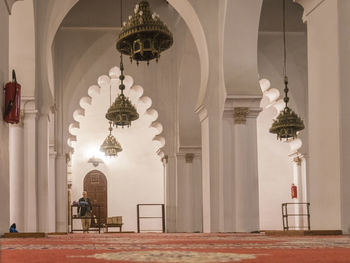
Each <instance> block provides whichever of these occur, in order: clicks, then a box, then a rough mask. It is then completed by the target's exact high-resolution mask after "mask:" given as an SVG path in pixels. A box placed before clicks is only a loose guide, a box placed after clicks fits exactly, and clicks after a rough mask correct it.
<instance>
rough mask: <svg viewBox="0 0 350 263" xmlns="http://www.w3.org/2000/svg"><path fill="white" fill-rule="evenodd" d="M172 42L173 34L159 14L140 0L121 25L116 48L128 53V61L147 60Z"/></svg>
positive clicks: (158, 55)
mask: <svg viewBox="0 0 350 263" xmlns="http://www.w3.org/2000/svg"><path fill="white" fill-rule="evenodd" d="M121 1H122V0H121ZM172 44H173V35H172V33H171V32H170V31H169V29H168V27H167V26H166V24H165V23H163V22H162V21H161V20H160V19H159V15H158V14H156V13H152V12H151V9H150V5H149V3H148V2H147V1H144V0H142V1H140V2H139V3H138V4H137V5H136V6H135V9H134V14H133V15H132V16H129V20H128V21H127V22H124V23H123V25H122V29H121V32H120V34H119V39H118V41H117V49H118V51H119V52H120V53H122V54H124V55H128V56H129V57H130V61H131V62H132V61H133V60H136V63H137V65H138V64H139V61H147V65H148V64H149V61H150V60H152V59H156V61H157V62H158V59H159V57H160V53H161V52H163V51H165V50H167V49H168V48H170V47H171V45H172Z"/></svg>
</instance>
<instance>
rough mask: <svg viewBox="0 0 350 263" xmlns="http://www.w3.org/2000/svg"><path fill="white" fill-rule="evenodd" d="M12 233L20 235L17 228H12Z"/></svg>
mask: <svg viewBox="0 0 350 263" xmlns="http://www.w3.org/2000/svg"><path fill="white" fill-rule="evenodd" d="M10 233H18V231H17V229H16V228H13V227H10Z"/></svg>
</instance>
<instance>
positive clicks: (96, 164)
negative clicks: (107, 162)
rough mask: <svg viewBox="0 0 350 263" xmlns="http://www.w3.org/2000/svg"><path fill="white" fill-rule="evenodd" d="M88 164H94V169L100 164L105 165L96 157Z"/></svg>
mask: <svg viewBox="0 0 350 263" xmlns="http://www.w3.org/2000/svg"><path fill="white" fill-rule="evenodd" d="M88 163H92V165H93V166H94V167H97V166H98V165H99V164H100V163H104V162H103V160H101V159H100V158H96V157H95V156H93V157H91V158H90V159H89V161H88Z"/></svg>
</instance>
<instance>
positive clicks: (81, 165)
mask: <svg viewBox="0 0 350 263" xmlns="http://www.w3.org/2000/svg"><path fill="white" fill-rule="evenodd" d="M116 88H117V86H114V87H113V88H112V91H113V94H115V93H116ZM112 99H113V101H114V96H113V98H112ZM132 101H133V103H135V102H136V99H135V98H132ZM108 107H109V88H108V87H103V88H101V89H100V93H99V94H96V93H95V95H93V99H92V104H91V105H84V108H85V116H84V117H82V118H81V119H80V120H79V122H80V129H73V132H74V134H76V136H77V142H76V145H75V147H74V149H75V151H74V154H73V156H72V200H73V201H74V200H75V201H77V200H78V199H79V198H80V197H81V193H82V191H83V181H84V177H85V175H86V174H87V173H88V172H89V171H91V170H95V169H97V170H100V171H101V172H102V173H104V174H105V176H106V178H107V184H108V185H107V189H108V190H107V191H108V192H107V202H108V216H123V222H124V225H123V230H124V231H136V230H137V225H136V222H137V221H136V205H137V204H144V203H146V204H147V203H152V204H161V203H164V192H163V185H164V182H163V175H164V173H163V165H162V162H161V161H160V159H159V156H158V155H157V154H156V151H157V149H158V148H159V146H160V145H159V143H158V142H155V141H152V139H153V137H154V136H155V135H156V133H157V131H156V129H154V128H149V126H150V124H151V123H152V121H153V119H152V118H151V117H150V116H149V115H147V114H144V112H145V110H146V108H145V106H144V105H142V103H141V104H138V112H139V113H140V118H139V119H138V120H136V121H134V122H133V123H132V126H131V127H130V128H118V129H114V131H113V135H114V136H115V137H116V139H117V140H118V141H119V142H120V143H121V145H122V148H123V151H122V152H121V153H119V154H118V157H116V158H107V157H105V156H104V155H103V153H101V152H99V147H100V145H101V144H102V142H103V140H104V139H105V138H106V136H107V135H108V122H107V120H106V119H105V118H104V115H105V113H106V112H107V109H108ZM93 156H95V157H98V158H101V159H102V160H103V161H104V164H100V165H99V166H98V167H93V166H92V164H91V163H88V160H89V158H91V157H93ZM143 212H144V213H146V215H148V216H159V215H160V214H159V212H160V210H157V211H149V210H148V211H143ZM144 215H145V214H144ZM141 216H142V215H141ZM75 224H76V225H75V226H76V227H80V222H75ZM141 227H142V228H143V229H147V230H159V229H161V221H160V220H150V221H147V222H146V221H144V222H142V226H141Z"/></svg>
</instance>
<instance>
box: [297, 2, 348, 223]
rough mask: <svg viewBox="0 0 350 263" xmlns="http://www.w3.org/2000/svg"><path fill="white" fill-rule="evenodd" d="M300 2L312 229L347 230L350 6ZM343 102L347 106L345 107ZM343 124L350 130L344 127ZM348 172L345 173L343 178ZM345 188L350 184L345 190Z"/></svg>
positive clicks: (337, 3) (332, 3) (339, 3)
mask: <svg viewBox="0 0 350 263" xmlns="http://www.w3.org/2000/svg"><path fill="white" fill-rule="evenodd" d="M297 2H299V3H300V4H302V5H303V7H304V19H305V20H306V22H307V34H308V36H307V45H308V115H309V116H308V125H307V130H308V133H309V134H308V138H309V142H308V144H309V145H308V149H309V152H308V157H309V159H308V160H309V162H308V171H309V172H308V188H309V193H308V199H309V201H310V203H311V227H312V229H316V230H318V229H321V230H329V229H341V225H342V224H341V221H342V219H341V217H342V215H344V212H342V211H341V205H342V200H341V198H342V194H343V193H345V192H348V188H349V187H350V182H349V180H348V179H347V178H348V177H349V176H348V175H349V170H350V168H348V169H343V168H344V167H341V165H342V164H341V162H342V160H346V159H347V161H345V165H347V164H346V163H349V159H350V158H348V157H347V156H349V155H348V153H347V154H345V155H343V156H342V150H344V149H345V151H347V150H346V149H349V146H350V143H348V139H347V138H348V136H347V134H348V131H349V129H347V130H342V128H344V127H347V126H348V123H349V117H347V116H349V112H350V111H349V109H346V107H349V106H347V105H349V103H348V96H349V92H348V90H349V88H348V83H349V61H350V58H349V52H348V51H349V50H348V46H349V44H350V43H349V40H347V42H343V40H344V39H348V38H349V37H348V36H349V34H348V33H347V32H346V31H342V30H341V27H343V28H344V29H345V30H348V28H349V26H350V21H346V20H349V19H348V17H349V16H348V13H349V11H350V8H349V6H347V7H346V6H342V5H344V4H346V3H348V1H342V0H334V1H321V0H314V1H309V0H297ZM342 12H344V13H343V14H342V15H341V13H342ZM343 38H344V39H343ZM343 44H346V46H343ZM346 63H347V64H348V65H346ZM343 70H344V71H343ZM342 73H344V74H342ZM342 80H344V83H342ZM342 92H345V93H342ZM342 100H343V106H345V108H342ZM343 118H344V119H343ZM343 120H344V122H343V124H345V126H342V123H341V122H342V121H343ZM344 131H345V133H344ZM342 135H345V137H343V138H342ZM342 171H344V172H345V174H344V177H343V178H341V173H342ZM342 180H344V181H343V182H342ZM346 181H347V183H345V182H346ZM342 186H345V188H346V189H344V190H345V192H343V191H342V189H341V187H342ZM348 200H350V198H348ZM343 203H344V202H343ZM346 206H348V205H347V204H346ZM348 211H350V209H349V210H348ZM349 218H350V212H349ZM348 226H350V220H348Z"/></svg>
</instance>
